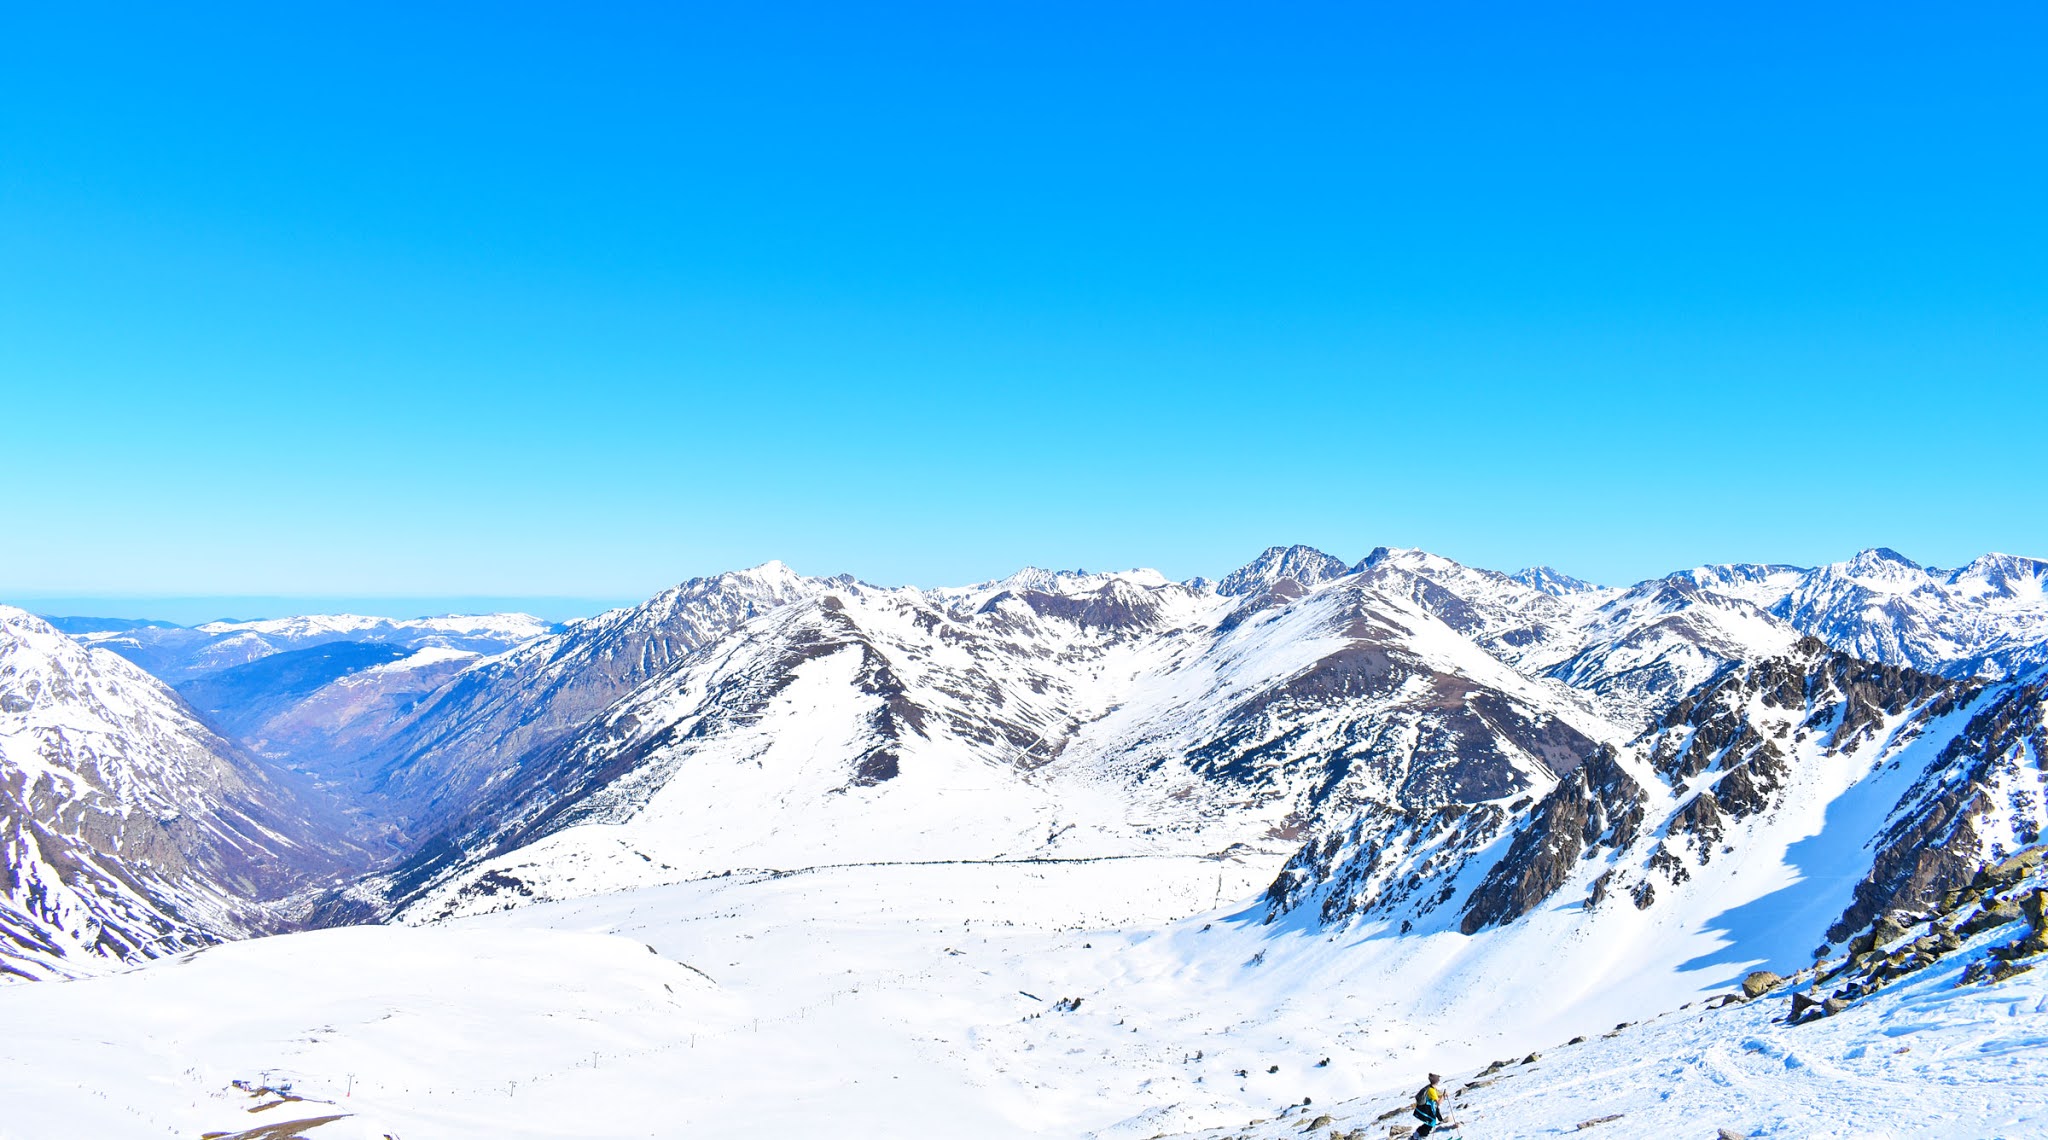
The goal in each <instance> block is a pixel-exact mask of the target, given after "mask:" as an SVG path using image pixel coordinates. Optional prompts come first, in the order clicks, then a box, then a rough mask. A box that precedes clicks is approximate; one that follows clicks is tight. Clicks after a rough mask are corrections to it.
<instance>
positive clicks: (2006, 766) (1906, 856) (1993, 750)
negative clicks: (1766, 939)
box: [1828, 680, 2048, 941]
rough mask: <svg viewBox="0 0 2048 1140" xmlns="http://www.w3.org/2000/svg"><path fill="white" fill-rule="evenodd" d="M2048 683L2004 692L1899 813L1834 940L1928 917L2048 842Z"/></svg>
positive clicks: (1942, 758)
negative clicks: (1987, 874)
mask: <svg viewBox="0 0 2048 1140" xmlns="http://www.w3.org/2000/svg"><path fill="white" fill-rule="evenodd" d="M2044 724H2048V680H2035V681H2033V682H2031V683H2022V684H2016V685H2008V686H2001V687H1999V688H1998V689H1996V690H1994V692H1993V693H1992V694H1991V698H1990V699H1989V700H1988V701H1987V702H1986V703H1985V705H1984V707H1983V709H1982V711H1981V712H1978V713H1977V714H1976V715H1975V716H1973V717H1971V718H1970V721H1969V724H1968V726H1967V727H1965V728H1964V730H1963V731H1962V733H1961V734H1959V735H1957V736H1956V737H1955V738H1953V739H1952V740H1950V741H1949V742H1948V743H1947V744H1946V745H1945V746H1944V747H1943V748H1942V751H1941V755H1940V757H1939V758H1938V760H1937V762H1936V763H1935V764H1934V765H1933V766H1931V767H1930V768H1929V769H1928V770H1927V772H1926V774H1925V775H1923V776H1922V777H1921V778H1920V780H1919V781H1917V782H1916V783H1915V784H1914V785H1913V787H1912V789H1911V790H1910V791H1908V792H1907V793H1906V795H1905V797H1904V798H1903V799H1901V800H1900V802H1899V804H1898V806H1897V807H1896V808H1894V809H1893V812H1892V816H1891V819H1890V821H1889V824H1888V826H1887V827H1886V828H1885V830H1884V831H1883V832H1882V833H1881V834H1880V835H1879V836H1878V837H1877V840H1876V842H1875V847H1876V854H1875V857H1874V858H1873V860H1872V863H1871V868H1870V873H1869V874H1868V875H1867V876H1865V878H1864V880H1863V881H1862V882H1861V883H1859V884H1857V887H1856V901H1855V903H1854V904H1853V905H1851V906H1850V908H1849V910H1848V911H1847V912H1846V913H1845V914H1843V916H1842V918H1841V920H1840V921H1839V922H1837V923H1836V924H1835V925H1834V926H1833V927H1831V928H1830V929H1829V931H1828V937H1829V938H1831V939H1833V940H1835V941H1841V940H1842V939H1843V938H1846V937H1847V936H1848V935H1849V933H1850V932H1852V931H1854V930H1856V929H1858V928H1860V927H1862V926H1863V925H1864V924H1866V923H1868V922H1869V921H1871V919H1872V917H1873V916H1875V915H1878V914H1881V913H1883V912H1885V911H1888V910H1893V909H1897V908H1899V907H1924V906H1926V905H1928V904H1930V903H1931V902H1933V901H1935V900H1936V899H1938V898H1939V897H1940V896H1941V895H1942V893H1943V892H1945V891H1950V890H1954V889H1956V888H1958V887H1961V886H1963V885H1964V884H1966V883H1967V882H1968V881H1969V879H1970V877H1971V875H1972V873H1973V872H1974V870H1975V868H1976V866H1977V864H1978V863H1979V862H1980V861H1981V860H1982V859H1984V858H1986V857H1994V858H1995V857H1998V856H2001V855H2003V854H2004V853H2006V852H2008V851H2012V850H2015V849H2018V848H2022V847H2029V846H2032V845H2033V844H2036V843H2038V842H2039V841H2040V839H2041V831H2042V823H2043V820H2044V817H2048V806H2044V805H2043V804H2042V802H2041V794H2040V787H2041V785H2042V773H2043V772H2044V771H2048V727H2044Z"/></svg>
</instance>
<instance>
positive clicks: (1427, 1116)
mask: <svg viewBox="0 0 2048 1140" xmlns="http://www.w3.org/2000/svg"><path fill="white" fill-rule="evenodd" d="M1429 1090H1430V1086H1429V1085H1424V1086H1422V1091H1421V1092H1418V1093H1416V1094H1415V1119H1417V1120H1420V1121H1421V1122H1423V1123H1424V1124H1435V1123H1436V1122H1437V1120H1438V1119H1439V1114H1438V1110H1437V1104H1436V1101H1434V1100H1432V1099H1430V1096H1429Z"/></svg>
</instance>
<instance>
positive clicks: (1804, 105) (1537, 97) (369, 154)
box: [0, 3, 2048, 599]
mask: <svg viewBox="0 0 2048 1140" xmlns="http://www.w3.org/2000/svg"><path fill="white" fill-rule="evenodd" d="M426 7H428V6H423V5H407V6H396V5H393V6H386V5H376V4H349V5H340V4H333V5H323V4H306V5H261V6H257V5H251V6H247V7H242V8H235V7H232V6H227V5H222V6H214V7H211V8H209V9H208V10H207V11H206V12H203V13H196V12H192V11H175V12H174V11H167V10H162V9H161V8H153V7H143V6H135V7H128V6H123V5H91V6H87V5H63V6H45V10H41V11H31V10H28V8H27V6H22V5H17V6H14V7H13V8H11V9H10V10H9V11H8V13H7V14H6V15H5V16H0V24H4V27H0V394H4V403H0V407H4V409H5V418H4V421H0V486H4V487H5V488H6V490H7V495H8V507H7V510H6V512H5V516H4V525H0V597H15V598H21V597H29V596H47V595H52V594H63V595H67V596H95V595H123V594H130V595H150V596H163V595H181V594H202V595H230V594H231V595H297V596H306V595H327V596H333V595H349V596H357V597H360V596H364V595H369V596H379V595H406V596H408V597H418V596H445V595H463V596H477V595H491V596H523V595H549V596H555V597H562V596H572V597H591V598H619V599H623V598H633V597H640V596H644V595H646V594H648V593H651V592H653V591H654V590H655V589H658V588H659V587H661V586H663V585H665V584H668V583H671V582H673V581H676V580H679V579H681V578H684V577H687V576H690V575H694V574H700V573H707V572H712V571H716V570H719V569H723V568H729V567H733V566H740V565H749V564H753V563H757V562H760V561H763V560H766V559H769V558H781V559H783V560H784V561H787V562H789V563H790V564H792V565H794V566H796V567H797V568H798V569H800V570H802V571H805V572H809V573H821V574H823V573H836V572H840V571H848V572H852V573H855V574H858V575H860V576H862V577H865V578H868V579H871V580H874V581H879V582H892V583H893V582H915V583H924V584H934V583H945V582H962V581H968V580H974V579H980V578H987V577H991V576H995V575H998V574H1002V573H1005V572H1007V571H1009V570H1011V569H1013V568H1015V567H1017V566H1019V565H1022V564H1025V563H1037V564H1042V565H1056V566H1087V567H1091V568H1099V567H1114V566H1128V565H1152V566H1157V567H1158V568H1160V569H1162V570H1164V571H1166V572H1168V573H1170V574H1174V575H1176V576H1186V575H1193V574H1211V575H1214V574H1219V573H1221V572H1223V571H1226V570H1228V569H1229V568H1231V567H1232V566H1234V565H1237V564H1239V563H1241V562H1243V561H1245V560H1247V559H1249V558H1250V557H1251V556H1252V555H1254V554H1256V553H1257V551H1258V550H1259V549H1260V548H1262V547H1264V546H1266V545H1268V544H1269V543H1275V542H1292V541H1305V542H1311V543H1314V544H1317V545H1320V546H1323V547H1324V548H1326V549H1329V550H1331V551H1333V552H1335V553H1338V554H1341V555H1344V556H1347V557H1358V556H1361V555H1363V554H1364V553H1365V552H1366V551H1367V550H1368V549H1370V548H1371V547H1373V546H1375V545H1380V544H1391V545H1420V546H1425V547H1428V548H1430V549H1433V550H1437V551H1440V552H1442V553H1445V554H1448V555H1451V556H1453V557H1457V558H1460V559H1462V560H1465V561H1468V562H1472V563H1475V564H1478V565H1485V566H1495V567H1501V568H1510V569H1512V568H1516V567H1519V566H1521V565H1525V564H1529V563H1538V562H1547V563H1552V564H1555V565H1557V566H1559V567H1560V568H1562V569H1565V570H1567V571H1569V572H1572V573H1576V574H1580V575H1582V576H1586V577H1591V578H1595V579H1599V580H1605V581H1626V580H1634V579H1637V578H1641V577H1645V576H1648V575H1651V574H1654V573H1659V572H1662V571H1665V570H1669V569H1673V568H1677V567H1680V566H1685V565H1691V564H1695V563H1699V562H1705V561H1729V560H1772V561H1791V562H1806V563H1811V562H1816V561H1825V560H1831V559H1835V558H1839V557H1845V556H1847V555H1848V554H1849V553H1851V552H1853V551H1854V550H1856V549H1858V548H1860V547H1864V546H1870V545H1888V546H1892V547H1895V548H1897V549H1899V550H1901V551H1903V552H1905V553H1906V554H1908V555H1911V556H1913V557H1916V558H1918V559H1920V560H1922V561H1925V562H1930V563H1936V564H1943V565H1947V564H1953V563H1956V562H1959V561H1962V560H1966V559H1968V558H1969V557H1971V556H1973V555H1974V554H1976V553H1979V552H1982V551H1984V550H1990V549H1999V550H2006V551H2011V552H2016V553H2027V554H2035V555H2048V511H2044V510H2043V509H2042V506H2041V504H2042V503H2043V501H2044V499H2048V474H2044V472H2048V465H2044V464H2042V462H2041V461H2040V438H2041V425H2042V424H2043V423H2048V397H2044V396H2043V395H2042V388H2043V384H2042V381H2043V380H2044V378H2048V275H2044V273H2043V271H2042V266H2044V265H2048V208H2044V207H2048V148H2044V147H2043V146H2042V145H2041V141H2042V138H2041V124H2042V123H2043V122H2044V121H2048V75H2044V70H2043V69H2042V68H2041V67H2040V66H2039V58H2038V51H2039V45H2040V44H2041V43H2043V42H2048V9H2043V8H2042V7H2041V6H2040V5H2038V4H2017V3H2014V4H1984V5H1973V6H1970V7H1969V8H1968V9H1967V10H1962V11H1959V10H1953V9H1950V10H1939V9H1936V8H1934V7H1930V6H1924V5H1923V6H1907V5H1883V4H1879V5H1856V6H1853V7H1852V6H1849V5H1828V4H1815V5H1805V6H1801V7H1800V9H1799V10H1798V11H1796V12H1787V11H1783V10H1781V9H1782V8H1784V7H1785V6H1782V5H1764V4H1754V5H1745V4H1731V5H1720V6H1690V7H1687V8H1685V9H1683V10H1680V9H1678V8H1676V7H1674V6H1669V5H1623V4H1612V5H1602V4H1563V5H1527V6H1506V5H1478V4H1455V3H1453V4H1427V5H1425V4H1413V5H1385V4H1357V3H1348V4H1314V3H1311V4H1300V5H1291V6H1285V8H1284V9H1275V7H1274V6H1270V5H1268V6H1251V5H1227V6H1226V5H1205V4H1172V5H1167V4H1158V5H1142V4H1130V5H1113V6H1112V5H1100V4H1090V5H1080V4H1076V5H1062V4H1048V3H1031V4H1004V3H991V4H978V5H943V6H942V5H931V6H913V5H811V4H801V3H791V4H750V5H723V6H717V7H710V6H670V5H660V6H656V5H647V6H638V5H611V6H602V7H601V6H597V5H560V6H554V7H549V6H536V5H518V4H491V5H475V6H469V7H464V6H460V5H436V6H432V7H433V8H434V9H435V10H434V11H432V12H426V11H420V10H418V9H422V8H426Z"/></svg>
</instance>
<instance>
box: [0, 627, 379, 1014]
mask: <svg viewBox="0 0 2048 1140" xmlns="http://www.w3.org/2000/svg"><path fill="white" fill-rule="evenodd" d="M346 858H347V853H346V850H345V849H344V848H342V847H341V845H340V844H339V843H338V841H337V840H336V829H335V827H334V826H332V825H331V824H330V823H329V822H327V821H325V820H324V819H323V817H322V815H321V813H320V811H319V810H318V809H316V808H314V807H312V806H309V804H308V802H307V801H306V800H305V799H304V798H302V796H301V795H300V794H299V793H298V792H297V791H296V790H295V789H294V788H293V787H292V786H291V784H290V782H289V781H288V780H287V778H286V777H285V776H284V775H283V774H281V773H278V772H276V771H273V770H270V769H268V768H266V767H265V766H264V765H262V764H261V763H259V762H257V761H255V760H253V759H252V758H250V757H248V756H246V755H244V754H242V753H241V752H240V751H239V750H237V749H236V748H235V747H234V746H233V745H231V744H230V743H228V742H227V741H225V740H223V739H221V738H220V737H219V736H217V735H215V734H214V733H213V732H212V731H210V730H209V729H207V728H206V726H205V725H203V724H201V723H200V722H199V721H198V720H197V719H196V718H195V717H194V716H193V715H192V712H191V710H190V709H189V708H188V707H187V706H186V705H185V704H184V702H182V701H180V700H179V699H178V697H177V696H176V695H175V694H174V693H173V692H172V691H171V690H170V689H169V688H167V687H166V686H165V685H164V684H163V683H162V682H160V681H158V680H157V679H155V678H153V677H151V676H149V675H148V674H146V673H144V672H143V671H142V670H141V669H138V668H136V667H135V666H134V665H132V664H130V663H129V662H127V661H125V660H123V659H122V658H120V657H117V656H115V655H114V654H112V653H108V652H106V651H104V650H99V649H90V648H87V647H86V646H83V645H80V644H79V643H78V642H76V641H74V640H72V639H71V638H69V637H66V636H65V635H64V634H61V633H59V632H57V630H56V629H54V628H52V627H51V626H50V625H49V624H48V623H47V622H44V621H42V620H41V619H39V618H36V617H34V616H32V615H30V614H27V613H25V612H23V611H21V610H18V609H14V608H11V607H4V606H0V973H11V974H15V975H18V976H30V977H46V976H65V975H71V974H75V973H79V972H88V971H91V970H94V969H101V968H105V966H107V965H108V964H110V963H120V962H132V961H137V960H141V959H144V958H151V957H159V956H162V955H165V954H169V953H175V952H178V951H181V950H184V949H187V948H190V947H192V946H196V945H204V944H206V943H209V942H212V941H216V940H218V939H222V938H233V937H240V936H245V935H247V934H250V933H254V932H257V931H262V930H267V929H275V928H276V927H277V926H278V925H279V924H280V921H279V916H277V915H276V914H274V913H272V912H271V909H270V908H269V907H267V906H266V904H268V903H270V902H272V901H273V900H276V899H277V898H279V897H281V896H282V895H284V894H285V893H286V892H288V891H290V890H291V889H293V888H295V887H299V886H302V885H306V884H307V883H308V882H309V880H312V879H314V878H315V877H317V876H319V875H322V874H325V873H328V872H332V871H334V870H337V869H339V868H340V867H341V866H343V865H344V863H345V860H346Z"/></svg>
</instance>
